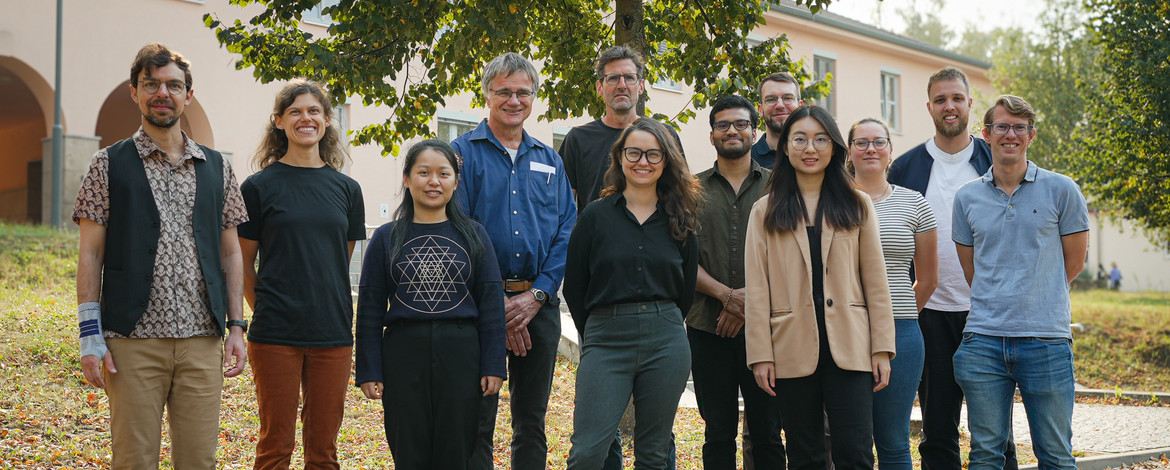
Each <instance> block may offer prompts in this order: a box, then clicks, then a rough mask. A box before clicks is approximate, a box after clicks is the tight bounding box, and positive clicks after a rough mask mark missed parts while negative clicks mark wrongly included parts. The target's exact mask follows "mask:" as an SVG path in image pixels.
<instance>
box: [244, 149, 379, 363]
mask: <svg viewBox="0 0 1170 470" xmlns="http://www.w3.org/2000/svg"><path fill="white" fill-rule="evenodd" d="M240 191H241V192H242V193H243V195H244V204H246V205H247V207H248V222H247V223H244V224H242V225H240V226H239V235H240V237H243V238H247V239H249V240H257V241H259V242H260V251H259V255H260V269H259V272H258V274H259V279H258V280H257V283H256V309H255V312H254V313H253V316H252V326H251V328H250V329H249V332H248V340H249V341H255V342H257V343H264V344H275V345H282V346H302V347H338V346H349V345H352V344H353V333H352V329H353V328H352V326H353V298H352V297H351V293H350V285H349V257H348V256H347V251H348V242H350V241H355V240H363V239H365V238H366V228H365V205H364V203H363V201H362V191H361V188H360V187H359V186H358V183H357V181H354V180H353V179H352V178H350V177H348V176H346V175H344V174H342V173H341V172H338V171H336V170H334V169H332V168H330V167H328V166H325V167H321V168H302V167H294V166H289V165H285V164H283V163H280V162H276V163H273V164H272V165H270V166H268V167H267V168H265V169H264V170H261V171H260V172H259V173H256V174H254V175H252V176H249V177H248V179H247V180H245V181H244V184H242V185H240Z"/></svg>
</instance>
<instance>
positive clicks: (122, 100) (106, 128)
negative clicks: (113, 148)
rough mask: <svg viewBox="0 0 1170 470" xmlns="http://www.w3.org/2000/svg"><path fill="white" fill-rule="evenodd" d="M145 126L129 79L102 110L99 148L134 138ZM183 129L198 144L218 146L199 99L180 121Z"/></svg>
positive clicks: (111, 96)
mask: <svg viewBox="0 0 1170 470" xmlns="http://www.w3.org/2000/svg"><path fill="white" fill-rule="evenodd" d="M141 125H142V113H141V112H140V111H139V110H138V106H137V105H135V104H134V101H133V100H132V99H130V80H126V81H123V82H122V83H120V84H118V86H116V87H114V89H113V91H111V92H110V94H109V95H108V96H106V101H105V102H104V103H102V109H101V111H99V112H98V118H97V126H96V128H95V129H94V132H93V134H94V135H96V136H98V137H99V138H101V143H100V144H99V145H100V147H102V148H104V147H108V146H110V145H112V144H113V143H115V142H117V141H119V140H122V139H125V138H127V137H130V135H131V134H133V133H134V132H135V131H137V130H138V127H139V126H141ZM179 127H180V128H181V129H183V132H186V133H187V136H188V137H190V138H192V139H195V141H196V142H199V143H201V144H203V145H206V146H208V147H212V148H214V147H215V136H214V135H212V132H211V123H210V121H209V120H208V119H207V113H206V112H204V111H203V106H202V105H200V104H199V99H198V98H191V104H189V105H187V108H186V109H185V110H184V111H183V116H182V117H180V118H179Z"/></svg>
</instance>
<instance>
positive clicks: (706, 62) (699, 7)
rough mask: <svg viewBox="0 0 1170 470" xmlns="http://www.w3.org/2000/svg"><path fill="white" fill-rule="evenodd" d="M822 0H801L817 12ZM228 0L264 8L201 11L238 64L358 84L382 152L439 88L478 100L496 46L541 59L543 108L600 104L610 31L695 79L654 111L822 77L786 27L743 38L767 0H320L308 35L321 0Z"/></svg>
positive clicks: (441, 99) (437, 99)
mask: <svg viewBox="0 0 1170 470" xmlns="http://www.w3.org/2000/svg"><path fill="white" fill-rule="evenodd" d="M829 1H830V0H797V3H799V4H803V5H807V6H808V7H809V9H810V10H812V11H813V12H814V13H815V12H817V11H819V10H820V9H821V8H823V7H824V6H826V5H828V3H829ZM231 3H232V4H234V5H238V6H240V7H244V6H248V5H254V4H255V5H261V6H263V7H264V8H265V9H264V11H262V12H260V13H259V14H257V15H255V16H254V17H252V18H250V19H247V20H246V21H241V20H235V21H232V22H230V23H227V22H221V21H220V20H219V19H218V18H216V17H215V16H213V15H210V14H209V15H204V22H205V24H206V25H207V26H208V27H209V28H211V29H212V30H214V32H215V36H216V38H217V39H218V40H219V42H220V44H222V45H224V46H225V47H226V48H227V49H228V51H230V52H233V53H237V54H239V55H240V56H241V58H240V60H239V61H237V63H236V67H237V68H240V69H245V68H251V69H252V70H253V74H254V76H255V77H256V79H258V80H259V81H261V82H264V83H267V82H271V81H274V80H283V79H290V78H294V77H309V78H313V79H316V80H319V81H322V82H324V83H326V84H327V85H328V86H329V88H330V90H331V92H332V93H333V95H334V96H335V99H341V98H343V97H346V96H358V97H360V99H361V100H362V102H363V104H365V105H367V106H371V105H376V106H386V107H388V108H390V109H391V110H392V115H391V116H390V117H388V118H387V119H386V120H385V122H383V123H380V124H374V125H369V126H366V127H365V128H363V129H360V130H358V131H356V132H355V133H353V135H352V138H353V140H355V141H356V142H357V143H360V144H369V143H377V144H380V145H381V146H382V151H383V153H384V154H395V155H397V154H398V146H399V144H400V143H401V142H402V141H403V140H406V139H410V138H414V137H421V136H427V135H431V134H432V131H431V130H430V128H429V125H428V124H429V122H430V120H431V119H433V117H434V116H435V113H436V110H437V109H438V107H439V106H442V105H445V99H446V98H447V97H451V96H455V95H458V94H460V93H465V92H468V93H473V95H474V96H476V98H475V100H476V103H479V104H482V102H483V101H482V100H483V97H482V91H481V87H480V84H479V79H480V72H481V69H482V67H483V65H484V64H485V63H486V62H487V61H488V60H490V59H491V58H492V57H494V56H496V55H499V54H501V53H504V52H520V53H521V54H524V55H526V56H528V57H529V58H530V59H532V60H534V61H538V62H540V63H542V64H543V65H542V68H541V76H542V79H543V82H542V83H541V86H540V90H539V96H540V97H541V99H543V100H544V101H545V102H546V103H547V104H548V111H547V112H545V113H544V114H542V115H540V116H539V118H540V119H544V120H554V119H561V118H567V117H571V116H581V115H583V114H586V113H587V114H589V115H592V116H601V115H602V114H603V113H604V104H603V103H602V102H601V100H600V98H598V97H597V96H596V93H595V91H594V86H593V84H594V82H595V81H596V79H597V78H596V77H595V74H594V72H593V60H594V59H595V58H596V57H597V55H598V53H600V51H602V50H604V49H605V48H607V47H609V46H612V45H614V44H625V45H629V46H631V47H632V48H634V49H635V50H637V51H640V52H642V55H643V57H644V58H645V62H646V65H647V67H648V73H647V75H648V76H647V79H648V81H649V82H651V83H654V82H655V81H657V80H659V79H663V78H666V79H671V80H675V81H678V82H684V83H687V84H688V85H690V86H692V87H693V88H694V90H695V93H694V94H693V96H692V99H691V102H690V106H689V107H688V108H686V109H681V110H661V109H653V111H658V112H657V113H652V115H653V117H655V118H657V119H660V120H666V121H671V120H679V121H682V122H686V121H687V120H688V119H690V118H691V117H693V116H694V110H695V109H701V108H704V107H706V106H708V105H709V104H710V103H711V102H713V101H714V100H715V99H717V98H718V97H719V96H722V95H724V94H727V93H740V94H742V95H744V96H748V97H749V98H750V97H753V96H754V95H755V89H754V85H755V84H756V83H757V82H758V81H759V80H760V79H761V78H763V77H764V76H765V75H767V74H769V73H772V72H776V71H788V72H790V73H792V74H793V75H795V76H796V77H797V79H798V80H800V81H801V82H802V83H806V84H808V86H807V87H806V88H805V93H806V94H808V95H809V96H810V97H816V96H820V95H822V94H824V93H825V92H826V91H827V90H828V84H827V83H824V82H815V81H813V79H812V77H811V76H810V75H809V74H808V73H807V72H806V71H805V69H804V64H803V61H793V60H792V59H791V58H790V57H789V55H788V44H787V40H786V38H785V37H784V36H780V37H776V38H768V39H766V40H764V41H763V42H760V43H758V44H754V42H749V41H748V40H747V36H748V34H749V33H751V32H752V30H754V29H756V28H757V27H758V26H760V25H762V24H763V23H764V16H763V15H764V12H765V10H766V8H768V5H769V4H770V2H745V1H742V0H707V1H688V0H616V1H615V2H612V3H611V1H609V0H528V1H524V2H520V1H517V0H504V1H499V2H496V1H448V0H340V1H339V2H337V3H336V4H334V5H330V6H327V7H325V8H324V10H323V12H324V13H326V14H328V15H329V16H330V17H331V18H332V22H333V23H332V24H331V25H330V26H329V30H328V34H327V35H320V36H316V37H315V36H313V35H312V34H310V33H308V32H306V31H303V30H302V29H300V27H299V26H300V21H301V19H302V15H303V13H304V12H305V11H306V10H309V9H311V8H313V7H315V6H317V4H318V3H320V0H231ZM650 106H653V103H651V104H650ZM648 112H650V111H649V110H648ZM666 113H672V114H666Z"/></svg>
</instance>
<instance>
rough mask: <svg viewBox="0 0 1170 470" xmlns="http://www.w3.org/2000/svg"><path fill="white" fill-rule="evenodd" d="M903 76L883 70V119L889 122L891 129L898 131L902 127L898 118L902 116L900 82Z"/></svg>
mask: <svg viewBox="0 0 1170 470" xmlns="http://www.w3.org/2000/svg"><path fill="white" fill-rule="evenodd" d="M900 78H901V77H900V76H899V75H898V74H896V73H893V72H887V71H883V72H882V119H884V120H885V121H886V124H889V126H890V130H894V131H897V130H899V129H900V128H901V127H900V126H899V125H898V122H899V121H898V120H899V118H901V116H900V115H899V113H900V112H901V109H899V108H898V82H899V79H900Z"/></svg>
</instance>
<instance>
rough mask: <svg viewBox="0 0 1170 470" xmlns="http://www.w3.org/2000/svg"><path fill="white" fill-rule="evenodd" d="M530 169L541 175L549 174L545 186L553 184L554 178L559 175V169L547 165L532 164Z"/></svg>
mask: <svg viewBox="0 0 1170 470" xmlns="http://www.w3.org/2000/svg"><path fill="white" fill-rule="evenodd" d="M528 169H529V170H530V171H539V172H541V173H545V174H547V175H548V178H545V184H548V183H550V182H552V176H553V175H555V174H557V167H555V166H550V165H545V164H543V163H540V162H530V165H529V167H528Z"/></svg>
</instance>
